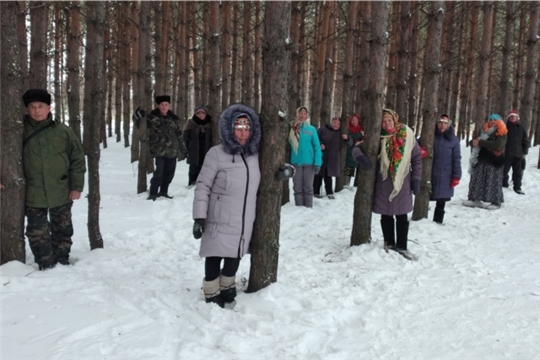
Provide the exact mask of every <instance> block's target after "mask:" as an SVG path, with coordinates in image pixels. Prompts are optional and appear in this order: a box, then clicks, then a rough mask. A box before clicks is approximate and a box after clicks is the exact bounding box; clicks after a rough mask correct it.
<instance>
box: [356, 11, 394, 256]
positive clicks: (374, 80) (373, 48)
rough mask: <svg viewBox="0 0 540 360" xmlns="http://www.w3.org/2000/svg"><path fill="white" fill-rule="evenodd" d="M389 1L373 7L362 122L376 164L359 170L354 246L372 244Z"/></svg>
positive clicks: (366, 152) (366, 146)
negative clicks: (367, 83)
mask: <svg viewBox="0 0 540 360" xmlns="http://www.w3.org/2000/svg"><path fill="white" fill-rule="evenodd" d="M388 8H389V2H388V1H380V2H379V1H375V2H372V3H371V19H372V23H371V24H372V26H371V34H370V35H371V36H370V39H371V40H370V65H369V87H368V91H367V99H368V102H367V106H366V108H367V114H368V116H367V117H366V118H365V119H364V121H363V126H364V131H365V133H366V140H365V141H364V151H365V154H366V155H367V156H368V157H369V158H370V159H371V161H372V162H373V164H374V169H372V170H364V169H360V170H359V173H358V175H357V177H358V189H357V191H356V195H355V197H354V213H353V227H352V233H351V246H355V245H361V244H365V243H369V242H370V241H371V217H372V206H373V190H374V188H375V174H376V171H377V167H376V164H377V156H378V150H379V140H380V132H381V120H380V119H381V117H382V109H383V106H384V101H385V99H384V85H385V84H384V79H385V78H386V73H385V72H386V66H385V64H386V56H387V55H386V54H387V53H388V40H387V35H386V34H387V32H388V25H387V22H388Z"/></svg>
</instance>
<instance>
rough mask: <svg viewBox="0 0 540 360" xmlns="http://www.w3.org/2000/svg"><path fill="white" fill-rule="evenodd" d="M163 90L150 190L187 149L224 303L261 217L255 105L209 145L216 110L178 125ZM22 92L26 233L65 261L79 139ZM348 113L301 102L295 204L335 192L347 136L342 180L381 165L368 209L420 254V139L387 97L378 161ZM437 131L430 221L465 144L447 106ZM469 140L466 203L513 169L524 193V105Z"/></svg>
mask: <svg viewBox="0 0 540 360" xmlns="http://www.w3.org/2000/svg"><path fill="white" fill-rule="evenodd" d="M155 100H156V105H157V106H156V108H155V109H154V110H152V111H151V112H150V113H149V114H148V116H147V123H148V131H149V142H150V153H151V155H152V157H154V159H155V165H156V166H155V169H156V170H155V172H154V175H153V177H152V180H151V181H150V191H149V197H148V199H150V200H156V198H157V197H159V196H161V197H165V198H169V199H170V198H172V196H170V195H169V193H168V188H169V185H170V183H171V180H172V179H173V177H174V173H175V168H176V162H177V161H180V160H182V159H184V158H186V157H187V162H188V164H189V173H188V186H189V187H191V186H194V185H196V188H195V195H194V201H193V220H194V224H193V236H194V237H195V238H196V239H201V245H200V253H199V254H200V256H201V257H204V258H205V271H204V273H205V276H204V279H203V292H204V296H205V298H206V301H207V302H210V303H216V304H218V305H219V306H221V307H223V306H224V305H225V304H226V303H230V302H232V301H234V299H235V296H236V279H235V276H236V272H237V270H238V267H239V265H240V260H241V259H242V257H243V256H244V255H245V254H246V253H248V252H249V247H250V242H251V235H252V232H253V224H254V221H255V217H256V199H257V192H258V187H259V183H260V178H261V174H260V169H259V147H260V141H261V125H260V121H259V117H258V115H257V114H256V112H255V111H254V110H253V109H251V108H250V107H248V106H245V105H243V104H233V105H230V106H229V107H227V108H226V109H225V110H224V111H223V112H222V113H221V115H220V117H219V119H218V128H219V138H220V140H221V143H220V144H218V145H213V143H212V124H211V117H210V115H209V114H208V111H207V109H206V108H205V107H204V106H199V107H197V108H196V109H195V113H194V115H193V116H192V118H191V119H189V121H188V122H187V124H186V125H185V126H184V128H183V129H181V128H180V120H179V118H178V116H176V115H175V114H174V113H173V112H172V111H171V110H170V97H169V96H167V95H163V96H157V97H156V98H155ZM23 102H24V104H25V106H26V107H27V109H28V115H26V116H25V117H24V136H25V138H24V141H23V160H24V171H25V177H26V184H27V185H26V210H25V211H26V216H27V218H28V224H27V229H26V235H27V237H28V239H29V243H30V248H31V249H32V252H33V254H34V257H35V261H36V263H37V264H38V266H39V269H40V270H45V269H48V268H51V267H54V266H55V265H56V264H57V263H59V264H63V265H69V253H70V248H71V236H72V235H73V226H72V223H71V206H72V203H73V201H74V200H77V199H79V198H80V196H81V192H82V190H83V186H84V174H85V171H86V167H85V160H84V153H83V150H82V146H81V143H80V141H79V140H78V139H77V137H76V136H75V135H74V133H73V132H72V130H71V129H70V128H69V127H67V126H65V125H63V124H61V123H58V122H56V121H54V120H53V119H52V115H51V112H50V104H51V96H50V95H49V94H48V92H47V91H46V90H42V89H31V90H28V91H27V92H26V93H25V94H24V96H23ZM142 116H146V115H145V114H144V112H143V111H139V110H138V111H136V115H134V120H135V119H139V120H140V118H141V117H142ZM347 125H348V126H347V133H346V134H342V133H341V120H340V119H339V118H338V117H334V118H333V119H332V120H331V123H330V124H328V125H325V126H323V127H321V128H319V129H315V127H314V126H312V125H311V124H310V123H309V116H308V109H307V107H305V106H302V107H300V108H298V109H297V112H296V117H295V119H294V120H293V121H292V123H291V130H290V134H289V143H290V146H291V158H290V163H291V164H292V165H289V164H282V165H281V166H280V168H279V170H278V172H277V173H276V178H277V179H279V180H288V179H289V178H292V179H293V189H294V202H295V205H296V206H305V207H308V208H311V207H312V206H313V197H314V196H315V197H320V188H321V186H322V183H323V182H324V185H325V189H326V193H327V195H328V198H329V199H332V198H333V191H332V178H333V177H340V176H341V175H342V174H341V164H340V158H341V156H340V151H341V147H342V144H343V142H346V144H347V154H346V163H345V167H344V168H345V171H344V173H343V176H344V180H345V185H348V184H349V182H350V178H351V177H353V176H354V175H355V171H356V169H357V168H358V167H362V168H363V169H366V170H370V169H373V168H375V171H376V180H375V188H374V198H373V207H372V211H373V212H374V213H376V214H380V215H381V218H380V223H381V230H382V233H383V238H384V243H385V248H386V249H389V250H395V251H397V252H399V253H400V254H402V255H403V256H405V257H407V258H409V259H414V255H413V254H411V253H410V252H409V251H408V248H407V241H408V240H407V239H408V231H409V220H408V213H410V212H411V211H412V209H413V198H412V195H417V194H418V192H419V191H420V180H421V175H422V151H421V148H420V146H419V144H418V141H417V139H416V137H415V135H414V132H413V130H412V129H411V128H410V127H408V126H407V125H405V124H403V123H401V122H400V121H399V116H398V114H397V113H396V112H395V111H393V110H391V109H384V110H383V114H382V119H381V129H380V134H379V137H380V146H379V154H378V157H377V161H376V164H373V163H372V161H371V160H370V158H369V157H368V156H366V155H365V154H364V151H363V149H362V144H363V139H364V132H363V129H362V125H361V122H360V116H359V115H357V114H353V115H351V116H350V117H349V119H348V124H347ZM434 131H435V134H434V142H433V167H432V174H431V185H432V188H431V195H430V200H432V201H435V203H436V206H435V210H434V215H433V221H435V222H437V223H440V224H442V223H443V219H444V215H445V204H446V202H448V201H449V200H450V199H451V198H452V197H453V195H454V188H455V187H456V186H457V185H458V184H459V182H460V179H461V177H462V172H461V152H460V144H459V139H458V138H457V136H456V134H455V131H454V128H453V126H452V124H451V121H450V118H449V117H448V115H446V114H442V115H441V116H440V117H439V119H438V120H437V125H436V128H435V129H434ZM471 146H472V152H471V159H470V169H469V171H470V173H471V181H470V186H469V194H468V197H469V199H468V200H467V201H465V202H464V205H466V206H473V207H483V208H486V209H498V208H500V206H501V203H502V202H503V201H504V198H503V192H502V188H503V187H508V186H509V175H508V172H509V170H510V169H512V172H513V173H512V183H513V188H514V191H515V192H516V193H518V194H523V191H522V189H521V179H522V176H523V169H524V165H525V159H524V156H525V155H526V154H527V152H528V147H529V140H528V138H527V134H526V130H525V128H524V127H523V126H522V125H521V124H520V123H519V115H518V113H517V111H515V110H512V111H511V112H510V113H509V115H508V119H507V123H506V124H505V123H504V122H503V121H502V118H501V117H500V116H499V115H497V114H493V115H491V116H489V119H488V121H487V122H486V124H485V125H484V127H483V128H482V130H481V132H480V134H479V136H478V137H476V138H475V139H473V140H472V141H471ZM0 188H2V186H1V184H0ZM483 202H487V203H489V205H484V204H483ZM49 217H50V221H49Z"/></svg>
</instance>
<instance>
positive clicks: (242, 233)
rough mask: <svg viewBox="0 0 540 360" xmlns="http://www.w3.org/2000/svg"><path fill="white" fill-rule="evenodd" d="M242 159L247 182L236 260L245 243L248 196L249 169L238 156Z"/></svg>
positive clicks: (242, 155) (243, 158) (244, 159)
mask: <svg viewBox="0 0 540 360" xmlns="http://www.w3.org/2000/svg"><path fill="white" fill-rule="evenodd" d="M240 156H241V157H242V160H243V161H244V165H245V166H246V174H247V180H246V191H245V192H244V206H243V208H242V232H241V233H240V242H239V243H238V258H240V257H241V256H240V255H241V253H242V251H241V249H242V248H243V246H244V243H245V237H244V227H245V223H246V202H247V194H248V185H249V167H248V165H247V162H246V158H245V157H244V154H241V155H240Z"/></svg>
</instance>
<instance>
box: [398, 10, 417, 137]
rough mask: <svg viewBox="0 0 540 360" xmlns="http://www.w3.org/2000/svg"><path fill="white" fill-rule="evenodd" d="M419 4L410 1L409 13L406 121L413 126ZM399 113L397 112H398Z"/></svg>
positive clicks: (415, 111) (415, 112) (415, 113)
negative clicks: (410, 15)
mask: <svg viewBox="0 0 540 360" xmlns="http://www.w3.org/2000/svg"><path fill="white" fill-rule="evenodd" d="M419 12H420V4H419V3H418V1H412V2H411V13H412V18H411V20H410V23H409V26H410V29H409V32H410V34H411V45H410V64H409V101H408V104H407V105H408V111H407V118H406V122H405V121H404V123H406V124H407V125H409V126H411V127H413V126H414V124H415V123H416V115H417V105H418V85H417V84H418V82H417V75H416V73H417V69H416V66H417V65H416V63H417V55H418V36H419V34H418V33H419V29H418V26H419V25H418V24H419V21H420V20H419V15H418V13H419ZM398 114H399V113H398Z"/></svg>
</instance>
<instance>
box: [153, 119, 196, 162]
mask: <svg viewBox="0 0 540 360" xmlns="http://www.w3.org/2000/svg"><path fill="white" fill-rule="evenodd" d="M146 119H147V121H148V144H149V146H150V155H151V156H152V157H153V158H156V157H166V158H178V159H180V160H183V159H184V158H185V157H186V156H185V153H186V146H185V145H184V139H183V138H182V127H181V126H180V119H179V118H178V116H176V115H175V114H174V113H173V112H172V111H169V113H168V114H167V116H162V115H161V113H160V112H159V109H154V110H152V111H151V112H150V114H148V117H147V118H146Z"/></svg>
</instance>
